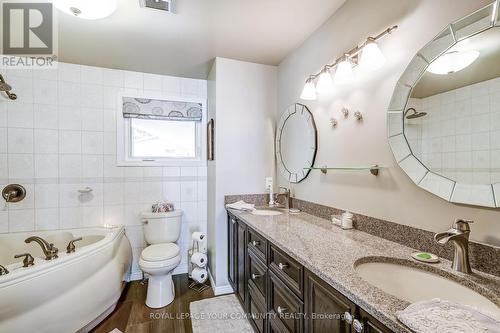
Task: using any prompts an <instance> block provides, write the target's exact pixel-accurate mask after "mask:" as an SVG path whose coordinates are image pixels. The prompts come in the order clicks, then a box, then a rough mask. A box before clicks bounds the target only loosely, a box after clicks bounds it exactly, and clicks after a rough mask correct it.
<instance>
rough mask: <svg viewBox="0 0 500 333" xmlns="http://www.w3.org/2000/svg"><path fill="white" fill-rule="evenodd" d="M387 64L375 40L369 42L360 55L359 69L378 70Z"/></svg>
mask: <svg viewBox="0 0 500 333" xmlns="http://www.w3.org/2000/svg"><path fill="white" fill-rule="evenodd" d="M384 63H385V57H384V55H383V54H382V51H380V48H379V47H378V44H377V43H376V42H375V41H374V40H370V39H369V40H368V41H367V42H366V44H365V46H363V49H362V50H361V55H360V61H359V67H360V68H362V69H366V70H376V69H379V68H380V67H382V66H383V65H384Z"/></svg>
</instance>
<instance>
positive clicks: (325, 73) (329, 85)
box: [316, 67, 333, 94]
mask: <svg viewBox="0 0 500 333" xmlns="http://www.w3.org/2000/svg"><path fill="white" fill-rule="evenodd" d="M332 90H333V81H332V75H331V74H330V69H329V68H328V67H325V68H323V70H322V71H321V74H320V75H319V79H318V83H317V84H316V91H317V92H318V93H319V94H327V93H329V92H331V91H332Z"/></svg>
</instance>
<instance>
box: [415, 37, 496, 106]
mask: <svg viewBox="0 0 500 333" xmlns="http://www.w3.org/2000/svg"><path fill="white" fill-rule="evenodd" d="M499 40H500V27H497V28H493V29H489V30H487V31H485V32H482V33H480V34H477V35H474V36H472V37H470V38H468V39H465V40H463V41H461V42H459V43H458V44H456V45H455V46H454V47H452V48H451V49H450V51H468V50H476V51H479V52H480V55H479V57H478V58H477V60H476V61H475V62H473V63H472V64H471V65H470V66H469V67H467V68H465V69H463V70H461V71H459V72H456V73H453V74H447V75H437V74H432V73H430V72H425V74H424V75H423V76H422V78H421V79H420V80H419V82H418V84H417V85H416V86H415V88H414V89H413V92H412V97H415V98H425V97H429V96H433V95H437V94H441V93H444V92H447V91H450V90H454V89H458V88H461V87H466V86H469V85H472V84H475V83H479V82H483V81H487V80H491V79H494V78H497V77H500V45H499V43H498V41H499Z"/></svg>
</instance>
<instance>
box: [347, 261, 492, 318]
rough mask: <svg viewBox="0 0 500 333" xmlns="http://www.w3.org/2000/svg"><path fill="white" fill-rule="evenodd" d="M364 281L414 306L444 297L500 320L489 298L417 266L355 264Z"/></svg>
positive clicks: (372, 263) (374, 263) (378, 263)
mask: <svg viewBox="0 0 500 333" xmlns="http://www.w3.org/2000/svg"><path fill="white" fill-rule="evenodd" d="M355 270H356V272H357V273H358V274H359V275H360V276H361V277H362V278H363V280H365V281H367V282H368V283H370V284H372V285H374V286H375V287H377V288H379V289H382V290H383V291H385V292H386V293H388V294H391V295H393V296H395V297H397V298H399V299H402V300H405V301H408V302H410V303H414V302H418V301H425V300H431V299H433V298H440V299H443V300H448V301H452V302H455V303H459V304H463V305H470V306H473V307H477V308H478V309H480V310H483V311H486V312H487V313H490V314H493V315H496V316H497V317H499V318H500V309H499V308H498V306H496V305H495V304H494V303H493V302H491V301H490V300H489V299H487V298H486V297H484V296H482V295H480V294H478V293H476V292H475V291H473V290H472V289H469V288H467V287H465V286H463V285H461V284H459V283H457V282H455V281H452V280H449V279H447V278H445V277H442V276H440V275H437V274H434V273H431V272H427V271H424V270H422V269H418V268H415V267H410V266H405V265H400V264H395V263H385V262H365V263H360V264H358V265H355Z"/></svg>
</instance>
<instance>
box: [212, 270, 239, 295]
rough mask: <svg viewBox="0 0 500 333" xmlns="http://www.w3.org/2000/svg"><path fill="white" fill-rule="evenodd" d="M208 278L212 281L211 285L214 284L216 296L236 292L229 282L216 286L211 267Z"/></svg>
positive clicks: (213, 288)
mask: <svg viewBox="0 0 500 333" xmlns="http://www.w3.org/2000/svg"><path fill="white" fill-rule="evenodd" d="M208 280H209V281H210V285H211V286H212V290H213V292H214V295H215V296H219V295H225V294H233V293H234V290H233V288H232V287H231V285H229V284H227V285H225V286H216V285H215V281H214V278H213V277H212V273H211V272H210V269H208Z"/></svg>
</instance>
